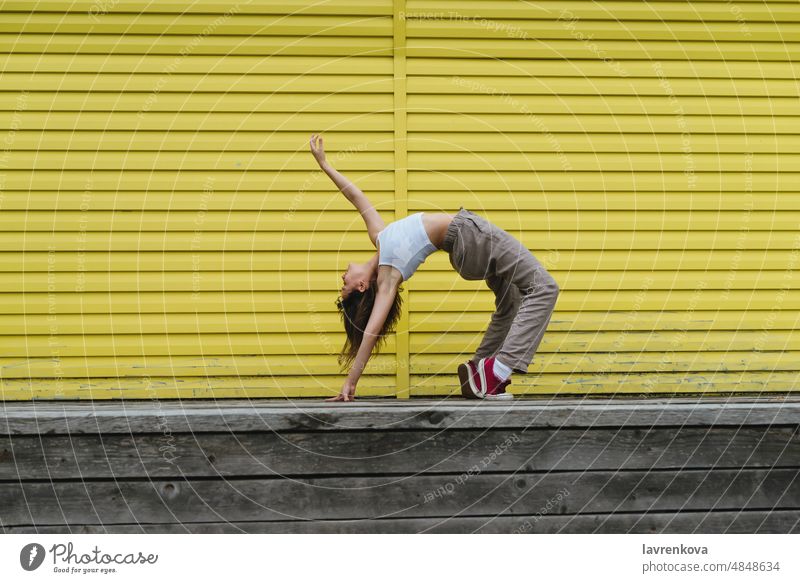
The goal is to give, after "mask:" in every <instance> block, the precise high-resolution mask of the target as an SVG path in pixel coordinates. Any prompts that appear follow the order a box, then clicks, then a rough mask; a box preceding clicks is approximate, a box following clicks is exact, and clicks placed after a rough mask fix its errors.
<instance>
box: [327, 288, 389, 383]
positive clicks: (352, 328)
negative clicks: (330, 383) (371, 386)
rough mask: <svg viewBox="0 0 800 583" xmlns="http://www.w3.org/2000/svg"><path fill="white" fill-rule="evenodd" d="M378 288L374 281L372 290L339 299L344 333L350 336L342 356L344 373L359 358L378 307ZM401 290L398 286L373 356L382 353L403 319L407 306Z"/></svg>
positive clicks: (337, 301) (340, 357)
mask: <svg viewBox="0 0 800 583" xmlns="http://www.w3.org/2000/svg"><path fill="white" fill-rule="evenodd" d="M377 287H378V282H377V279H373V280H372V281H371V282H370V284H369V287H368V288H367V289H366V290H364V291H363V292H362V291H358V290H353V291H351V292H350V294H349V295H348V296H347V299H342V298H341V297H339V298H337V299H336V307H337V308H338V309H339V314H340V316H341V318H342V322H343V323H344V332H345V334H346V335H347V338H346V339H345V341H344V346H343V347H342V351H341V353H340V354H339V356H338V361H339V366H340V367H341V370H342V372H345V371H347V370H348V369H349V368H350V367H351V366H352V365H353V361H354V360H355V359H356V356H358V349H359V348H360V347H361V340H362V339H363V338H364V329H365V328H366V327H367V322H369V317H370V316H371V315H372V308H373V306H374V305H375V294H376V292H377ZM401 291H403V288H402V286H401V287H398V289H397V293H396V294H395V296H394V301H393V302H392V306H391V307H390V308H389V313H388V314H386V321H385V322H384V323H383V326H381V331H380V332H379V333H378V340H377V342H375V347H374V348H373V354H376V353H379V352H380V349H381V347H382V346H383V345H384V344H385V343H386V335H387V334H389V333H390V332H392V331H393V330H394V328H395V326H396V325H397V321H398V320H399V319H400V313H401V310H402V307H403V298H402V297H401V296H400V292H401Z"/></svg>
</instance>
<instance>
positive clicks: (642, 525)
mask: <svg viewBox="0 0 800 583" xmlns="http://www.w3.org/2000/svg"><path fill="white" fill-rule="evenodd" d="M0 532H4V533H6V534H33V533H39V534H69V533H73V534H97V533H109V534H113V533H118V534H182V533H197V534H214V533H220V534H241V533H252V534H257V533H266V534H295V533H330V534H335V533H339V534H351V533H367V534H383V533H403V534H415V533H422V534H425V533H431V534H434V533H435V534H446V533H450V534H470V533H480V534H600V533H608V534H619V533H629V534H687V533H705V534H766V533H787V534H800V510H776V511H774V512H765V511H746V512H739V511H735V512H728V511H722V512H718V511H714V512H654V513H647V514H641V513H631V514H579V515H567V516H563V515H542V516H539V515H533V516H498V517H494V516H485V517H459V516H457V517H453V518H447V517H445V518H397V519H392V518H388V519H384V520H319V521H316V520H315V521H311V520H303V521H289V522H283V521H274V522H196V523H187V524H108V525H100V524H74V525H71V526H49V525H48V526H38V527H32V526H15V527H10V528H6V529H5V530H2V529H0Z"/></svg>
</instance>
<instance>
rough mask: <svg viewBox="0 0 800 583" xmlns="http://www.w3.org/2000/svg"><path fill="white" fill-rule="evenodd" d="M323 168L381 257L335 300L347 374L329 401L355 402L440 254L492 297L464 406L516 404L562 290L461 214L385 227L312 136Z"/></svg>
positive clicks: (524, 254)
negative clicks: (516, 386) (514, 381)
mask: <svg viewBox="0 0 800 583" xmlns="http://www.w3.org/2000/svg"><path fill="white" fill-rule="evenodd" d="M311 152H312V154H313V155H314V158H315V159H316V160H317V162H318V163H319V165H320V168H321V169H322V170H323V171H324V172H325V173H326V174H327V175H328V176H329V177H330V178H331V180H333V182H334V183H335V184H336V186H337V187H338V188H339V190H341V191H342V194H344V196H345V197H346V198H347V200H349V201H350V202H351V203H352V204H353V205H354V206H355V207H356V209H358V212H359V213H361V216H362V218H363V219H364V222H365V223H366V225H367V234H368V235H369V239H370V241H371V242H372V244H373V245H374V246H375V248H376V249H377V253H375V255H373V256H372V258H371V259H370V260H369V261H367V262H366V263H350V264H348V266H347V270H346V271H345V272H344V274H342V283H343V285H342V289H341V297H340V298H339V299H337V300H336V305H337V307H338V308H339V312H340V314H341V317H342V320H343V322H344V330H345V334H346V335H347V339H346V340H345V344H344V347H343V349H342V353H341V354H340V355H339V364H340V365H342V367H343V368H346V367H348V366H350V367H351V368H350V373H349V374H348V376H347V379H346V380H345V382H344V386H343V387H342V391H341V393H340V394H339V395H337V396H336V397H332V398H330V399H327V400H329V401H350V400H353V398H354V397H355V392H356V384H357V383H358V379H359V378H360V377H361V373H362V372H363V370H364V367H365V366H366V364H367V361H368V360H369V358H370V356H371V355H372V353H373V350H374V349H375V348H376V345H378V344H379V343H382V342H383V341H384V340H385V337H386V335H387V334H388V333H389V332H391V331H392V330H393V329H394V327H395V325H396V324H397V320H398V318H399V316H400V310H401V308H402V306H401V299H400V295H399V294H398V291H399V289H400V285H401V284H402V283H403V282H404V281H408V279H409V278H410V277H411V276H412V274H413V273H414V271H415V270H416V269H417V268H418V267H419V266H420V264H421V263H422V262H423V261H425V259H426V258H427V257H428V255H430V254H431V253H433V252H434V251H437V250H439V249H441V250H443V251H446V252H447V254H448V255H449V258H450V264H451V265H452V266H453V268H454V269H455V270H456V272H458V274H459V275H461V277H462V278H464V279H467V280H478V279H483V280H485V281H486V283H487V285H488V287H489V288H490V289H491V290H492V291H494V294H495V312H494V313H493V314H492V317H491V321H490V323H489V327H488V329H487V330H486V334H485V335H484V338H483V341H482V342H481V344H480V346H478V350H477V351H476V352H475V356H474V357H473V358H472V359H471V360H469V361H468V362H465V363H463V364H460V365H459V366H458V377H459V381H460V383H461V393H462V394H463V395H464V396H465V397H467V398H478V399H511V398H512V395H511V394H510V393H508V392H506V387H507V386H508V385H509V384H510V383H511V378H510V377H511V373H512V372H519V373H526V372H528V365H529V364H530V362H531V359H532V357H533V355H534V353H535V352H536V349H537V348H538V347H539V343H540V342H541V340H542V335H543V334H544V331H545V329H546V328H547V325H548V324H549V323H550V316H551V315H552V313H553V308H554V307H555V303H556V298H557V297H558V293H559V287H558V284H557V283H556V282H555V280H554V279H553V278H552V276H551V275H550V274H549V273H548V272H547V270H545V268H544V267H542V265H541V264H540V263H539V261H538V260H537V259H536V258H535V257H534V256H533V254H531V252H530V251H529V250H528V249H527V248H526V247H525V246H524V245H523V244H522V243H520V242H519V241H518V240H517V239H515V238H514V237H512V236H511V235H510V234H509V233H507V232H506V231H504V230H503V229H501V228H500V227H497V226H496V225H494V224H492V223H490V222H489V221H487V220H486V219H484V218H483V217H481V216H479V215H476V214H475V213H473V212H471V211H468V210H467V209H465V208H464V207H461V208H460V209H459V211H458V213H457V214H455V215H451V214H449V213H421V212H420V213H415V214H413V215H410V216H408V217H405V218H403V219H399V220H397V221H394V222H393V223H390V224H389V225H388V226H387V225H385V224H384V222H383V220H382V219H381V217H380V215H378V212H377V211H376V210H375V208H374V207H373V206H372V204H371V203H370V202H369V200H368V199H367V197H366V196H364V193H363V192H361V190H359V188H358V187H357V186H356V185H355V184H353V183H352V182H351V181H349V180H348V179H347V178H345V177H344V176H342V175H341V174H340V173H339V172H337V171H336V170H335V169H334V168H333V167H332V166H331V165H330V164H329V163H328V162H327V160H326V159H325V150H324V148H323V143H322V138H321V137H320V136H319V135H318V134H314V135H312V136H311Z"/></svg>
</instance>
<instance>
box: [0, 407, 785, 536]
mask: <svg viewBox="0 0 800 583" xmlns="http://www.w3.org/2000/svg"><path fill="white" fill-rule="evenodd" d="M0 525H2V529H3V531H4V532H487V533H488V532H492V533H495V532H530V533H568V532H569V533H589V532H607V533H626V532H661V533H667V532H669V533H677V532H681V533H686V532H703V533H722V532H728V533H737V532H738V533H742V532H744V533H755V532H759V533H765V532H770V533H790V532H793V533H794V532H800V396H781V395H769V396H765V397H757V398H747V397H735V398H734V397H731V398H724V397H703V398H698V399H694V398H664V399H643V400H639V399H630V398H624V399H597V398H591V399H589V398H586V399H563V398H559V399H517V400H515V401H513V402H511V403H485V402H472V401H464V400H460V399H459V400H453V399H444V400H415V399H412V400H410V401H399V400H382V399H379V400H364V399H362V400H359V401H356V402H354V403H325V402H324V401H321V400H293V401H270V400H259V401H228V400H226V401H219V402H214V401H183V402H175V401H113V402H94V403H93V402H37V401H34V402H29V403H5V404H3V403H0Z"/></svg>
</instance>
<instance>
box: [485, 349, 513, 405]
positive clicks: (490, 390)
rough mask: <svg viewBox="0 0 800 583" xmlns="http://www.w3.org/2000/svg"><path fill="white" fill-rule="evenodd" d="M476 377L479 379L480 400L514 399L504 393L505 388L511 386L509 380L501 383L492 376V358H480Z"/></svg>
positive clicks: (509, 394)
mask: <svg viewBox="0 0 800 583" xmlns="http://www.w3.org/2000/svg"><path fill="white" fill-rule="evenodd" d="M478 375H479V377H480V396H481V398H482V399H489V400H495V399H497V400H500V399H513V398H514V395H512V394H511V393H506V387H507V386H508V385H510V384H511V378H510V377H509V378H507V379H506V380H504V381H501V380H500V379H498V378H497V377H496V376H494V356H490V357H489V358H482V359H480V360H479V361H478Z"/></svg>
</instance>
